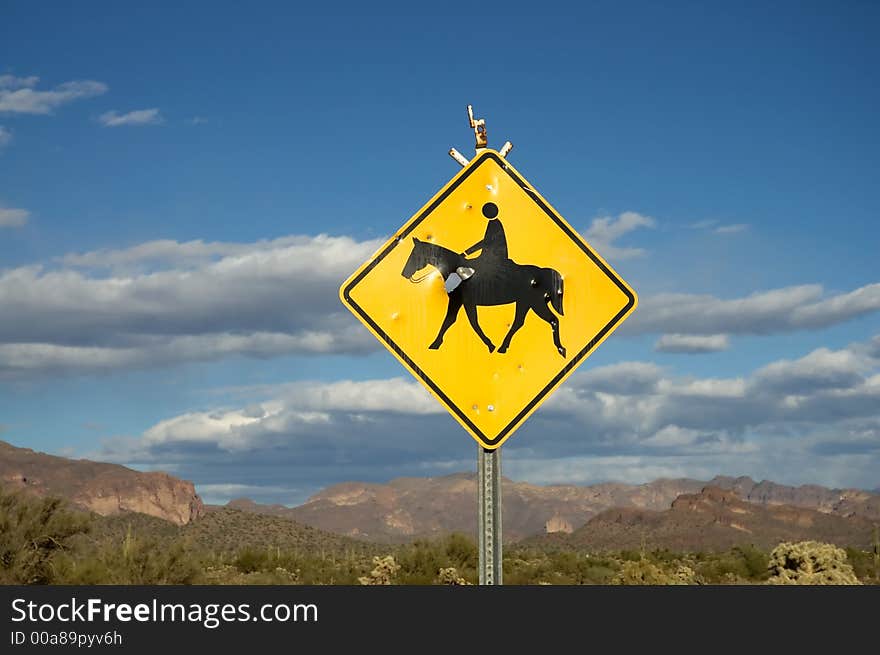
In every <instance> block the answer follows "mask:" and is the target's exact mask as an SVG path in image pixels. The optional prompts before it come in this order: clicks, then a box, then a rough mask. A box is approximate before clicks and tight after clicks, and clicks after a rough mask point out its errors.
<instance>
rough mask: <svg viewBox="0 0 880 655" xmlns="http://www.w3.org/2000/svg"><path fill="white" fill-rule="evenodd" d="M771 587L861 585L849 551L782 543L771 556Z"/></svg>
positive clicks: (809, 543) (815, 544)
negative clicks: (773, 585) (851, 564)
mask: <svg viewBox="0 0 880 655" xmlns="http://www.w3.org/2000/svg"><path fill="white" fill-rule="evenodd" d="M768 570H769V573H770V577H769V579H768V582H769V583H770V584H805V585H814V584H816V585H818V584H825V585H853V584H861V582H859V579H858V578H857V577H856V576H855V574H854V573H853V568H852V566H850V564H849V562H847V558H846V551H844V550H843V549H842V548H839V547H837V546H835V545H833V544H823V543H820V542H817V541H801V542H797V543H789V542H783V543H781V544H779V545H778V546H777V547H776V548H774V549H773V551H772V552H771V553H770V562H769V565H768Z"/></svg>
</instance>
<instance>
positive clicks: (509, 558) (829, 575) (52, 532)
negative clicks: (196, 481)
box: [0, 490, 880, 585]
mask: <svg viewBox="0 0 880 655" xmlns="http://www.w3.org/2000/svg"><path fill="white" fill-rule="evenodd" d="M476 581H477V548H476V545H475V544H474V542H473V540H472V539H470V538H469V537H467V536H464V535H461V534H453V535H450V536H447V537H444V538H440V539H433V540H417V541H414V542H412V543H409V544H404V545H398V546H388V545H378V544H369V543H366V542H362V541H356V540H353V539H348V538H345V537H341V536H338V535H333V534H330V533H326V532H323V531H321V530H317V529H314V528H309V527H307V526H303V525H301V524H298V523H296V522H294V521H290V520H288V519H284V518H277V517H266V516H262V517H259V516H255V515H253V514H244V513H242V512H236V511H233V510H222V511H217V512H215V513H212V514H209V515H208V516H207V517H204V518H203V519H200V520H199V521H197V522H195V523H193V524H191V525H189V526H182V527H179V526H175V525H173V524H170V523H168V522H166V521H162V520H159V519H155V518H153V517H148V516H144V515H141V514H128V515H120V516H115V517H99V516H97V515H94V514H88V513H85V512H82V511H78V510H73V509H70V508H69V507H67V506H66V505H65V503H64V502H63V501H61V500H58V499H55V498H34V497H30V496H25V495H21V494H19V493H4V492H3V491H2V490H0V584H123V585H124V584H342V585H359V584H409V585H429V584H446V585H466V584H474V583H476ZM504 582H505V584H520V585H529V584H565V585H582V584H593V585H634V584H660V585H668V584H676V585H679V584H713V585H719V584H878V583H880V544H877V543H875V544H874V546H873V549H872V550H861V549H855V548H849V549H842V548H839V547H836V546H833V545H830V544H824V543H819V542H799V543H782V544H779V545H778V546H777V547H776V548H774V549H772V550H770V551H768V550H764V549H761V548H758V547H755V546H750V545H741V546H737V547H735V548H731V549H728V550H724V551H717V552H714V551H713V552H676V551H670V550H665V549H651V548H650V545H649V544H644V545H643V546H642V547H641V548H639V549H637V550H620V551H608V552H602V553H597V552H588V551H586V550H576V549H558V548H556V549H548V548H540V547H536V546H534V545H532V546H517V545H508V546H507V547H506V548H505V554H504Z"/></svg>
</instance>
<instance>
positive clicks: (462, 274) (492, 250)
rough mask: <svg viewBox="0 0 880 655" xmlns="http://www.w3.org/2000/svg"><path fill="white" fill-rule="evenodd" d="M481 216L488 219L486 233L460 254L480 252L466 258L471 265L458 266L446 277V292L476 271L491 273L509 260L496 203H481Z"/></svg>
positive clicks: (498, 269) (505, 238) (451, 290)
mask: <svg viewBox="0 0 880 655" xmlns="http://www.w3.org/2000/svg"><path fill="white" fill-rule="evenodd" d="M483 216H485V217H486V218H488V219H489V223H488V224H487V225H486V233H485V234H484V235H483V238H482V239H481V240H480V241H477V242H476V243H475V244H474V245H472V246H471V247H470V248H468V249H467V250H465V251H464V252H462V253H461V254H462V255H463V256H465V257H466V256H468V255H472V254H474V253H475V252H477V251H478V250H479V251H482V252H480V254H479V255H478V256H477V257H476V258H475V259H472V260H468V263H469V264H473V267H470V266H459V267H458V268H457V269H456V270H455V271H454V272H452V273H450V274H449V277H448V278H447V279H446V291H447V293H452V292H453V291H454V290H455V288H456V287H458V285H459V284H461V283H462V282H463V281H464V280H467V279H468V278H470V277H472V276H473V275H474V274H475V273H476V272H478V271H480V270H483V271H486V272H488V273H489V274H490V275H491V274H493V273H497V272H498V271H500V270H501V267H503V266H504V265H505V264H507V263H508V261H509V260H508V258H507V236H506V235H505V234H504V226H503V225H502V224H501V221H500V220H499V219H498V205H496V204H495V203H494V202H487V203H486V204H485V205H483Z"/></svg>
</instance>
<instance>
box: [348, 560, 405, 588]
mask: <svg viewBox="0 0 880 655" xmlns="http://www.w3.org/2000/svg"><path fill="white" fill-rule="evenodd" d="M373 566H374V567H375V568H374V569H373V570H372V571H371V572H370V575H366V576H363V577H361V578H358V582H360V583H361V584H362V585H390V584H392V581H393V579H394V576H395V575H396V574H397V572H398V571H399V570H400V564H398V563H397V562H395V561H394V556H393V555H386V556H385V557H374V558H373Z"/></svg>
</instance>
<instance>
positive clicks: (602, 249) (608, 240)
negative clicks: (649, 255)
mask: <svg viewBox="0 0 880 655" xmlns="http://www.w3.org/2000/svg"><path fill="white" fill-rule="evenodd" d="M655 224H656V221H654V219H653V218H651V217H650V216H643V215H642V214H638V213H636V212H623V213H622V214H620V215H619V216H617V218H614V217H613V216H603V217H600V218H596V219H594V220H593V222H592V224H590V227H589V228H587V231H586V234H585V235H584V236H585V237H586V239H587V241H588V242H589V243H590V244H591V245H592V246H593V247H595V248H596V250H597V251H598V252H599V253H601V254H602V256H603V257H605V258H606V259H610V260H621V259H629V258H632V257H639V256H641V255H644V254H645V251H644V250H643V249H642V248H621V247H619V246H616V245H615V244H614V242H615V241H617V240H618V239H620V238H621V237H623V236H625V235H627V234H629V233H630V232H632V231H633V230H636V229H638V228H640V227H649V228H650V227H654V225H655Z"/></svg>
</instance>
